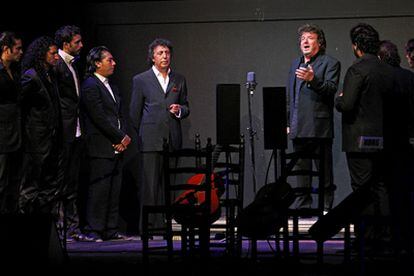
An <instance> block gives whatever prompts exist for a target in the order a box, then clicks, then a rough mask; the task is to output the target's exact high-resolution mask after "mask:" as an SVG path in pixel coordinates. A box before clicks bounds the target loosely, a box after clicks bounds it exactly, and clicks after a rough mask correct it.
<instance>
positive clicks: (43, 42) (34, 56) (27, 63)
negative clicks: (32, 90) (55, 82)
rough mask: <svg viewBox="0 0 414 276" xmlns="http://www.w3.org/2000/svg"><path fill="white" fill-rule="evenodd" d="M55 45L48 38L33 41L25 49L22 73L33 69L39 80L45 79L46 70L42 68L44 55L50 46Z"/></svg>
mask: <svg viewBox="0 0 414 276" xmlns="http://www.w3.org/2000/svg"><path fill="white" fill-rule="evenodd" d="M54 45H56V43H55V41H54V40H53V39H52V38H51V37H49V36H41V37H39V38H36V39H35V40H33V42H32V43H30V45H29V47H27V50H26V54H25V55H24V57H23V61H22V73H24V72H26V71H27V70H29V69H30V68H34V69H35V70H36V72H37V74H39V76H40V77H41V78H44V79H46V73H47V72H46V68H45V66H44V63H45V60H46V54H47V52H48V51H49V48H50V47H51V46H54Z"/></svg>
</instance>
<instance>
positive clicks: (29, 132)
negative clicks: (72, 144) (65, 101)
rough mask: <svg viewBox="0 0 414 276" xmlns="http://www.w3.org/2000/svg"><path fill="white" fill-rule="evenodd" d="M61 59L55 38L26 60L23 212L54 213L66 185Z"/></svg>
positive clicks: (38, 44)
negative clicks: (58, 69) (59, 87)
mask: <svg viewBox="0 0 414 276" xmlns="http://www.w3.org/2000/svg"><path fill="white" fill-rule="evenodd" d="M58 58H59V56H58V49H57V46H56V44H55V42H54V41H53V39H52V38H50V37H47V36H42V37H39V38H37V39H35V40H34V41H33V42H32V43H31V44H30V45H29V47H28V48H27V51H26V54H25V55H24V58H23V61H22V78H21V85H22V96H21V106H22V124H23V153H24V154H23V179H22V188H21V193H20V202H19V203H20V208H21V211H22V212H23V213H46V214H50V213H51V212H52V210H53V209H54V208H55V205H56V201H57V198H58V196H59V195H58V193H59V189H60V188H61V184H62V177H63V171H62V164H61V162H62V156H61V155H62V123H61V115H60V105H59V95H58V92H57V86H56V80H55V77H54V74H53V67H54V66H55V65H56V62H57V60H58Z"/></svg>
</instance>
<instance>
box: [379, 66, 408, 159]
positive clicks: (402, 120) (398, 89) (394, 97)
mask: <svg viewBox="0 0 414 276" xmlns="http://www.w3.org/2000/svg"><path fill="white" fill-rule="evenodd" d="M393 71H394V77H395V84H396V85H395V86H394V89H393V90H392V91H389V92H391V93H387V95H386V100H385V103H384V148H388V150H389V151H390V152H399V153H407V152H408V151H409V149H410V137H414V73H413V72H411V71H410V70H407V69H403V68H401V67H400V66H396V67H393Z"/></svg>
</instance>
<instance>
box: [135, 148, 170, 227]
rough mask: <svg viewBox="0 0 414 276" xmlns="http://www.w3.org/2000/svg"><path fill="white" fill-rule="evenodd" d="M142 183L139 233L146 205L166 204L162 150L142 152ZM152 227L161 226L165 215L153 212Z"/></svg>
mask: <svg viewBox="0 0 414 276" xmlns="http://www.w3.org/2000/svg"><path fill="white" fill-rule="evenodd" d="M140 172H141V181H140V183H141V185H139V187H138V199H139V209H140V216H139V217H140V223H139V229H138V231H139V233H140V234H141V233H142V209H143V206H144V205H164V203H165V201H164V198H165V197H164V176H163V157H162V152H158V151H154V152H142V153H141V162H140ZM149 223H150V225H151V226H152V227H157V228H158V227H161V226H163V224H164V217H163V216H162V215H160V214H153V215H150V217H149Z"/></svg>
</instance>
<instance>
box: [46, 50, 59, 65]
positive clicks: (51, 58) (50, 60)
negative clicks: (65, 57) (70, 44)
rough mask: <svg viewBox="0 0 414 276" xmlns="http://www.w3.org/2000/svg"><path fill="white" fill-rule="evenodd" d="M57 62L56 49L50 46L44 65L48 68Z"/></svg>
mask: <svg viewBox="0 0 414 276" xmlns="http://www.w3.org/2000/svg"><path fill="white" fill-rule="evenodd" d="M58 60H59V55H58V48H57V46H56V45H51V46H50V47H49V51H47V53H46V64H47V65H49V66H55V65H56V63H57V61H58Z"/></svg>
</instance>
